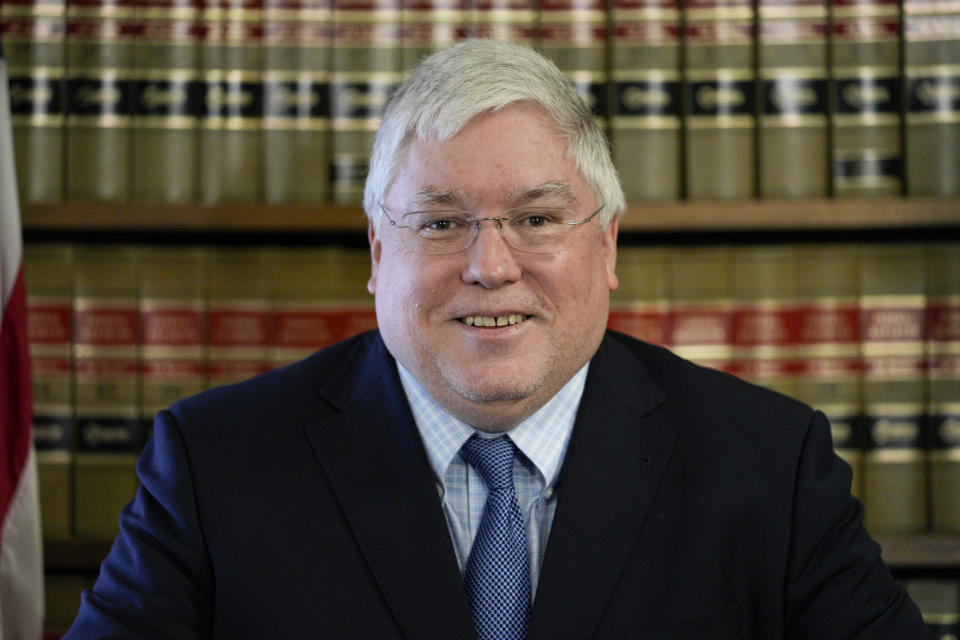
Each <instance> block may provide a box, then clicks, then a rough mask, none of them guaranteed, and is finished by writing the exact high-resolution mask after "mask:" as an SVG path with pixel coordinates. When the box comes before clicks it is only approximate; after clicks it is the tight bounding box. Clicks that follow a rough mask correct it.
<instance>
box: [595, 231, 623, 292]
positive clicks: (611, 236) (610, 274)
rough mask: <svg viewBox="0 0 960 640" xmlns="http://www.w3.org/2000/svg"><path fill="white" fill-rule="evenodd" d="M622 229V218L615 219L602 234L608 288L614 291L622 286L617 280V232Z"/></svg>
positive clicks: (601, 240)
mask: <svg viewBox="0 0 960 640" xmlns="http://www.w3.org/2000/svg"><path fill="white" fill-rule="evenodd" d="M619 228H620V216H616V217H614V219H613V220H611V221H610V224H608V225H607V228H606V229H604V230H603V231H602V232H601V233H602V235H601V238H600V242H601V245H602V247H603V256H604V260H605V261H606V263H607V286H608V287H609V288H610V291H613V290H614V289H616V288H617V287H618V286H620V280H619V279H618V278H617V232H618V231H619Z"/></svg>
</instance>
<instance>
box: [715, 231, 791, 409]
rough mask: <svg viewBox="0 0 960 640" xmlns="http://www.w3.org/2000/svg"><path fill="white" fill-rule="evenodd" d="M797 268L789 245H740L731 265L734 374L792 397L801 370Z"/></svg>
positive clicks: (735, 251)
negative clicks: (798, 333) (796, 355)
mask: <svg viewBox="0 0 960 640" xmlns="http://www.w3.org/2000/svg"><path fill="white" fill-rule="evenodd" d="M796 266H797V264H796V252H795V249H794V247H790V246H771V247H760V246H741V247H737V248H736V250H734V253H733V260H732V265H731V282H732V289H733V299H734V305H735V309H734V312H733V321H732V322H733V334H732V340H733V358H734V362H733V369H734V372H735V373H736V374H737V375H739V376H740V377H742V378H745V379H747V380H750V381H752V382H754V383H755V384H758V385H761V386H764V387H768V388H770V389H774V390H776V391H779V392H781V393H784V394H787V395H791V396H792V395H794V394H795V392H796V389H795V384H796V372H797V362H796V359H795V352H794V348H795V346H796V342H797V330H798V327H797V318H798V313H797V300H796V286H797V281H796Z"/></svg>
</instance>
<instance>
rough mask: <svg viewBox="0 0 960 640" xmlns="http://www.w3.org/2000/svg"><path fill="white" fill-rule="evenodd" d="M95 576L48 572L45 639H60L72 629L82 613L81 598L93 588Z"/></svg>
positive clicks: (45, 596)
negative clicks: (80, 612)
mask: <svg viewBox="0 0 960 640" xmlns="http://www.w3.org/2000/svg"><path fill="white" fill-rule="evenodd" d="M94 581H95V576H90V575H89V574H86V573H79V572H76V573H66V572H60V571H57V572H52V571H48V572H47V573H46V574H45V575H44V580H43V594H44V605H45V606H44V611H43V639H44V640H53V639H54V638H60V637H62V636H63V635H64V634H66V633H67V631H68V630H69V629H70V626H71V625H72V624H73V621H74V620H75V619H76V617H77V613H78V612H79V611H80V597H81V594H82V593H83V591H84V590H85V589H90V588H91V587H93V583H94Z"/></svg>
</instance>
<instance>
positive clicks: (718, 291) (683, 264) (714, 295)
mask: <svg viewBox="0 0 960 640" xmlns="http://www.w3.org/2000/svg"><path fill="white" fill-rule="evenodd" d="M730 262H731V256H730V249H729V247H723V246H721V247H675V248H673V249H671V250H670V337H669V344H670V345H671V346H672V348H673V351H674V352H675V353H676V354H677V355H679V356H680V357H682V358H687V359H688V360H692V361H694V362H697V363H699V364H702V365H704V366H706V367H711V368H713V369H717V370H720V371H727V372H732V371H733V303H732V300H731V295H732V291H731V283H730Z"/></svg>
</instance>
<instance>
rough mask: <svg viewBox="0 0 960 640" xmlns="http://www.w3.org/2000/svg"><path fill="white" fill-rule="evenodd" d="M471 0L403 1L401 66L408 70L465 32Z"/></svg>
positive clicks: (460, 37)
mask: <svg viewBox="0 0 960 640" xmlns="http://www.w3.org/2000/svg"><path fill="white" fill-rule="evenodd" d="M467 7H468V0H407V1H406V2H404V3H403V18H402V36H401V40H402V46H401V49H402V51H401V69H402V70H403V71H404V72H408V71H409V70H410V69H412V68H413V67H415V66H417V65H418V64H419V63H420V62H421V61H422V60H423V59H424V58H426V57H427V56H428V55H430V54H431V53H433V52H434V51H436V50H437V49H441V48H444V47H447V46H450V45H451V44H453V43H454V42H457V41H458V40H461V39H462V38H463V36H464V34H465V29H466V20H467Z"/></svg>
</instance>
